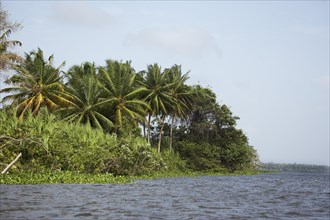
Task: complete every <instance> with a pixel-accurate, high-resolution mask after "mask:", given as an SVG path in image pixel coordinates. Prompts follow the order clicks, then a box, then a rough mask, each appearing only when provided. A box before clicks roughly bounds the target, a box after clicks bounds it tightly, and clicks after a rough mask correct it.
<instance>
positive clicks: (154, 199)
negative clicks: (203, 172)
mask: <svg viewBox="0 0 330 220" xmlns="http://www.w3.org/2000/svg"><path fill="white" fill-rule="evenodd" d="M329 181H330V180H329V174H327V173H325V174H324V173H323V174H320V173H308V174H307V173H283V174H261V175H255V176H222V177H219V176H205V177H196V178H168V179H157V180H137V181H135V183H134V184H128V185H114V184H108V185H70V184H69V185H68V184H67V185H65V184H59V185H1V186H0V190H1V197H0V219H1V220H12V219H326V220H329V219H330V188H329V187H330V186H329Z"/></svg>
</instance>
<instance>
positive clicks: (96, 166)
mask: <svg viewBox="0 0 330 220" xmlns="http://www.w3.org/2000/svg"><path fill="white" fill-rule="evenodd" d="M0 134H1V135H0V147H1V148H0V161H1V164H0V169H1V170H3V169H4V168H5V166H6V165H7V164H9V163H10V162H11V161H12V160H13V159H14V158H15V157H16V155H18V154H19V153H20V152H21V153H22V155H23V156H22V158H20V159H19V161H18V162H17V163H15V165H14V166H13V167H12V168H11V169H10V171H11V172H34V173H36V172H42V171H76V172H84V173H105V172H109V173H112V174H114V175H140V174H148V173H150V172H154V171H158V170H161V169H164V168H165V164H164V162H163V161H162V159H161V157H160V155H158V154H157V153H156V152H155V151H154V149H152V148H150V147H149V146H148V145H147V143H146V141H145V140H144V139H142V138H141V137H133V136H132V137H125V138H118V137H117V136H116V135H110V134H105V133H103V131H102V130H96V129H92V128H91V127H89V126H83V125H79V124H69V123H66V122H63V121H57V120H56V118H55V116H54V115H51V114H49V113H48V112H47V111H46V109H45V110H44V111H43V112H42V113H41V114H38V115H37V116H36V117H34V116H33V115H32V114H29V115H27V117H26V119H25V120H19V119H17V118H16V117H15V114H14V113H13V112H11V111H10V112H6V111H4V110H1V111H0Z"/></svg>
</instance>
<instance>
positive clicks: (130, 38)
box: [124, 28, 221, 56]
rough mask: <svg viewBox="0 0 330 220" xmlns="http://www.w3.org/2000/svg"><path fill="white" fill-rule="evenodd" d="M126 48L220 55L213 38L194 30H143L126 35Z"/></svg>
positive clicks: (193, 54)
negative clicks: (134, 47)
mask: <svg viewBox="0 0 330 220" xmlns="http://www.w3.org/2000/svg"><path fill="white" fill-rule="evenodd" d="M124 43H125V45H127V46H140V47H143V48H150V49H156V50H162V51H163V52H167V53H171V54H173V53H175V54H181V55H189V56H200V55H203V54H205V53H207V52H214V53H216V54H217V55H220V54H221V52H220V48H219V46H218V45H217V42H216V39H215V37H214V36H213V35H212V34H211V33H210V32H209V31H205V30H202V29H196V28H176V29H170V30H166V29H156V28H153V29H152V28H151V29H144V30H141V31H140V32H137V33H135V34H129V35H127V37H126V39H125V41H124Z"/></svg>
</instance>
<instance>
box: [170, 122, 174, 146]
mask: <svg viewBox="0 0 330 220" xmlns="http://www.w3.org/2000/svg"><path fill="white" fill-rule="evenodd" d="M173 124H174V116H172V122H171V128H170V152H172V143H173Z"/></svg>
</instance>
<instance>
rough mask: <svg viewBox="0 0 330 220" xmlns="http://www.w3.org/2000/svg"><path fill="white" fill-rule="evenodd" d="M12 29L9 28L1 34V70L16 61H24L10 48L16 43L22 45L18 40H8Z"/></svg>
mask: <svg viewBox="0 0 330 220" xmlns="http://www.w3.org/2000/svg"><path fill="white" fill-rule="evenodd" d="M10 34H11V30H7V31H5V32H4V33H2V34H1V35H0V71H3V70H6V69H8V68H9V67H11V66H12V65H13V64H14V63H18V62H20V61H22V58H21V57H20V56H19V55H17V54H16V53H13V52H10V51H9V48H11V47H15V46H16V45H19V46H22V43H21V42H20V41H17V40H8V37H9V35H10Z"/></svg>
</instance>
